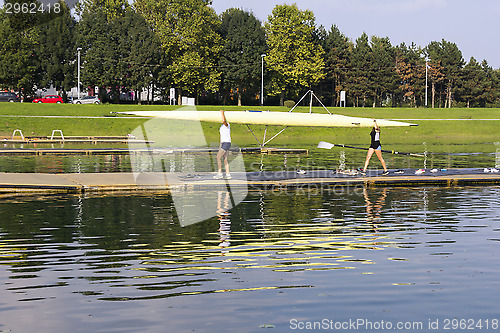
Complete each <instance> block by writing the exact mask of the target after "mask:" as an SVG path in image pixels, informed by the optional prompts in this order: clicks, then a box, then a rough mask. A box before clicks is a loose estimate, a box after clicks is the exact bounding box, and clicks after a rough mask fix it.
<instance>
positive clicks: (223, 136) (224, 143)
mask: <svg viewBox="0 0 500 333" xmlns="http://www.w3.org/2000/svg"><path fill="white" fill-rule="evenodd" d="M220 113H221V115H222V125H221V126H220V129H219V133H220V146H219V151H218V152H217V167H218V173H217V175H215V176H214V178H215V179H221V178H222V177H223V176H222V159H224V167H225V168H226V177H225V178H226V179H231V174H230V173H229V163H228V161H227V157H228V154H229V148H231V126H230V125H229V124H228V123H227V120H226V116H225V114H224V110H220Z"/></svg>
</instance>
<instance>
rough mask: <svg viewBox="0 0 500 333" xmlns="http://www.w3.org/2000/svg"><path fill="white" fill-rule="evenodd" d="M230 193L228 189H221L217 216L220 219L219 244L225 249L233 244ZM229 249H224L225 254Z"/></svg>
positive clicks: (218, 197)
mask: <svg viewBox="0 0 500 333" xmlns="http://www.w3.org/2000/svg"><path fill="white" fill-rule="evenodd" d="M229 196H230V194H229V192H227V191H219V193H218V196H217V218H218V219H219V236H220V238H219V239H220V244H219V246H220V247H221V248H222V249H224V248H226V247H228V246H229V245H231V243H230V235H229V233H230V232H231V219H230V216H231V214H230V213H229V207H230V197H229ZM226 252H227V251H222V255H224V254H225V253H226Z"/></svg>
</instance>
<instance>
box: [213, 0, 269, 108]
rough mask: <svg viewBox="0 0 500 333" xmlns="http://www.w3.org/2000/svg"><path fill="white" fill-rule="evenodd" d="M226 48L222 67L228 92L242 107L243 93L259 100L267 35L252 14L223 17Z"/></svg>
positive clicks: (237, 12) (235, 11)
mask: <svg viewBox="0 0 500 333" xmlns="http://www.w3.org/2000/svg"><path fill="white" fill-rule="evenodd" d="M221 21H222V24H221V27H220V34H221V37H222V41H223V43H224V46H223V48H222V52H221V57H220V60H219V65H220V68H221V73H222V82H223V86H224V88H225V89H224V90H225V91H233V92H234V93H236V95H237V98H238V106H241V99H242V95H243V92H247V93H250V94H251V95H253V96H255V93H256V92H257V91H258V90H259V89H258V88H259V86H260V85H259V83H260V79H261V55H262V54H264V53H265V52H266V39H265V31H264V28H263V27H262V25H261V24H260V21H259V20H258V19H257V18H256V17H255V16H254V15H253V14H252V13H249V12H246V11H244V10H242V9H237V8H230V9H228V10H227V11H225V12H224V13H222V15H221Z"/></svg>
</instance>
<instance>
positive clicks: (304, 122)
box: [118, 110, 418, 127]
mask: <svg viewBox="0 0 500 333" xmlns="http://www.w3.org/2000/svg"><path fill="white" fill-rule="evenodd" d="M118 113H120V114H127V115H136V116H143V117H158V118H166V119H178V120H195V121H206V122H217V123H220V122H222V117H221V113H220V111H191V110H176V111H130V112H118ZM225 116H226V119H227V122H228V123H230V124H231V123H234V124H247V125H269V126H306V127H372V126H373V119H371V118H360V117H349V116H343V115H339V114H320V113H300V112H276V111H225ZM377 124H378V125H379V126H380V127H403V126H418V125H416V124H411V123H406V122H400V121H392V120H385V119H377Z"/></svg>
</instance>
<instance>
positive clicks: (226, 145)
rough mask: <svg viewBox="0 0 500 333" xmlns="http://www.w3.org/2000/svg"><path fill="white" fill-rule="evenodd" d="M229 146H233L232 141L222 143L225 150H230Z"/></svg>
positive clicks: (221, 147) (221, 145)
mask: <svg viewBox="0 0 500 333" xmlns="http://www.w3.org/2000/svg"><path fill="white" fill-rule="evenodd" d="M229 148H231V142H222V143H221V144H220V149H223V150H225V151H228V150H229Z"/></svg>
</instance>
